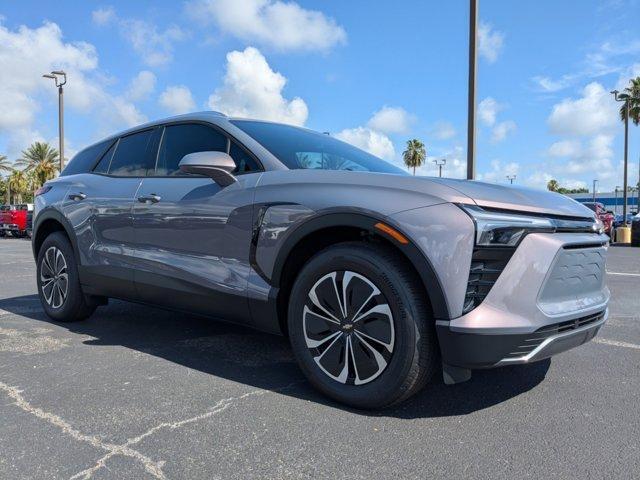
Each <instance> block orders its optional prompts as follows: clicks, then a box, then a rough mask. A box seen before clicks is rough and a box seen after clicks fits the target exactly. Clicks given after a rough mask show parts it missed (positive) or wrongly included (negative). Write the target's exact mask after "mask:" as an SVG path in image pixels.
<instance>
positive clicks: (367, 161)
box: [231, 120, 407, 175]
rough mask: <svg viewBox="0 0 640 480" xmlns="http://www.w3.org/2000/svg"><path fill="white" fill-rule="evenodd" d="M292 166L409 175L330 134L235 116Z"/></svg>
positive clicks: (283, 160)
mask: <svg viewBox="0 0 640 480" xmlns="http://www.w3.org/2000/svg"><path fill="white" fill-rule="evenodd" d="M231 123H233V124H234V125H235V126H237V127H238V128H240V129H241V130H243V131H244V132H245V133H247V134H248V135H249V136H251V137H253V139H254V140H256V141H257V142H258V143H260V144H261V145H262V146H263V147H264V148H266V149H267V150H269V152H271V153H272V154H273V155H274V156H275V157H276V158H277V159H278V160H280V161H281V162H282V163H284V164H285V165H286V166H287V167H288V168H290V169H299V168H307V169H320V170H351V171H360V172H379V173H394V174H397V175H406V174H407V173H406V172H405V171H404V170H402V169H400V168H398V167H395V166H394V165H391V164H390V163H388V162H385V161H384V160H382V159H380V158H378V157H375V156H373V155H370V154H368V153H366V152H364V151H362V150H360V149H359V148H356V147H353V146H351V145H349V144H348V143H344V142H341V141H340V140H337V139H335V138H333V137H331V136H329V135H326V134H322V133H318V132H314V131H312V130H306V129H303V128H298V127H293V126H290V125H282V124H277V123H268V122H260V121H255V120H232V121H231Z"/></svg>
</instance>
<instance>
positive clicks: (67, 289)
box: [37, 232, 96, 322]
mask: <svg viewBox="0 0 640 480" xmlns="http://www.w3.org/2000/svg"><path fill="white" fill-rule="evenodd" d="M37 281H38V295H39V297H40V303H41V304H42V308H43V309H44V311H45V313H46V314H47V315H48V316H49V317H50V318H52V319H53V320H56V321H58V322H75V321H78V320H84V319H85V318H87V317H88V316H90V315H91V314H92V313H93V312H94V310H95V309H96V307H95V305H90V304H88V303H87V300H86V298H85V296H84V294H83V292H82V288H81V287H80V279H79V276H78V266H77V263H76V259H75V255H74V253H73V248H72V247H71V243H69V239H68V238H67V237H66V236H65V235H64V234H63V233H62V232H54V233H52V234H51V235H49V236H48V237H47V238H46V239H45V240H44V242H43V243H42V246H41V247H40V251H39V253H38V260H37Z"/></svg>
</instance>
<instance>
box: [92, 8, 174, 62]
mask: <svg viewBox="0 0 640 480" xmlns="http://www.w3.org/2000/svg"><path fill="white" fill-rule="evenodd" d="M92 17H93V22H94V23H95V24H96V25H98V26H105V25H109V24H112V23H115V24H117V25H118V28H119V30H120V35H121V36H122V37H123V38H124V39H125V40H127V41H128V42H129V43H130V44H131V47H132V48H133V50H134V51H135V52H136V53H137V54H138V55H139V56H140V58H141V60H142V62H143V63H144V64H145V65H148V66H149V67H159V66H162V65H166V64H167V63H169V62H171V60H173V44H174V43H175V42H179V41H181V40H184V39H185V38H187V34H186V33H185V32H184V31H183V30H182V29H181V28H179V27H177V26H175V25H171V26H169V27H168V28H166V29H165V30H160V29H159V28H158V27H157V26H156V25H154V24H152V23H150V22H147V21H145V20H138V19H133V18H119V17H118V15H117V14H116V11H115V10H114V9H113V7H108V8H102V9H97V10H94V11H93V12H92Z"/></svg>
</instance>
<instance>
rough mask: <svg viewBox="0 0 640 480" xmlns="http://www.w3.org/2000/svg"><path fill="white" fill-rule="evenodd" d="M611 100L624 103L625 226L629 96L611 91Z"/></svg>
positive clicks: (623, 195) (623, 186)
mask: <svg viewBox="0 0 640 480" xmlns="http://www.w3.org/2000/svg"><path fill="white" fill-rule="evenodd" d="M611 93H612V95H613V98H615V100H616V102H624V180H623V182H622V184H623V185H622V188H623V190H622V198H623V200H622V224H623V225H624V226H625V227H626V226H627V167H628V165H627V158H628V154H629V100H630V99H631V96H629V95H628V94H626V93H620V92H618V90H613V91H612V92H611Z"/></svg>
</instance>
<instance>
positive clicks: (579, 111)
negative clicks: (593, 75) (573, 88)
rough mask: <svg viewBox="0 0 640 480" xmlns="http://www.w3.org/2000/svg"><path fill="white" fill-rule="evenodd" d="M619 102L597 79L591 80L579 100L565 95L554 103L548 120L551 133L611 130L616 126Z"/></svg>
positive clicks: (589, 133) (591, 132)
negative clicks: (558, 101) (564, 97)
mask: <svg viewBox="0 0 640 480" xmlns="http://www.w3.org/2000/svg"><path fill="white" fill-rule="evenodd" d="M617 109H618V106H617V105H616V102H614V101H612V98H611V94H610V93H609V92H608V91H607V90H605V88H604V87H603V86H602V85H601V84H600V83H598V82H592V83H590V84H589V85H587V86H586V87H585V88H584V90H583V91H582V96H581V97H580V98H578V99H573V98H566V99H564V100H562V101H561V102H560V103H557V104H556V105H554V106H553V109H552V111H551V115H550V116H549V119H548V124H549V127H550V128H551V131H552V133H555V134H558V135H578V136H587V135H595V134H599V133H602V132H609V131H611V130H612V129H613V128H615V127H616V125H617V121H618V118H617V115H618V114H617Z"/></svg>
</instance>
